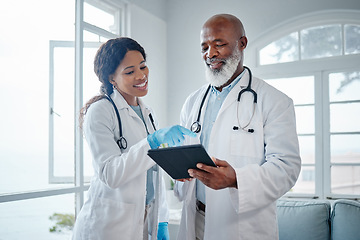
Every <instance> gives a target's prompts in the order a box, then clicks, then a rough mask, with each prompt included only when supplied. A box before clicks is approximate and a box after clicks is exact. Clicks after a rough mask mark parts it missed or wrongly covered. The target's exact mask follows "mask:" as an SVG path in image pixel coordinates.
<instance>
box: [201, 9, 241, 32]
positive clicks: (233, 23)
mask: <svg viewBox="0 0 360 240" xmlns="http://www.w3.org/2000/svg"><path fill="white" fill-rule="evenodd" d="M208 27H215V28H216V27H227V28H231V29H232V30H233V31H234V33H235V34H236V37H237V38H240V37H242V36H245V29H244V26H243V24H242V22H241V21H240V20H239V19H238V18H237V17H235V16H234V15H231V14H217V15H214V16H212V17H211V18H209V19H208V20H207V21H206V22H205V23H204V25H203V29H204V28H208Z"/></svg>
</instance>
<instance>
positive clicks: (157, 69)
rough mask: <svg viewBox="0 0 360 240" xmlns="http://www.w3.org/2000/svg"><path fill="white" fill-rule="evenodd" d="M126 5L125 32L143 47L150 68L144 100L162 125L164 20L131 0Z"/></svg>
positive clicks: (164, 106)
mask: <svg viewBox="0 0 360 240" xmlns="http://www.w3.org/2000/svg"><path fill="white" fill-rule="evenodd" d="M128 7H129V13H130V16H129V20H130V33H129V36H130V37H132V38H134V39H135V40H136V41H138V42H139V43H140V44H141V45H142V46H143V47H144V49H145V52H146V54H147V64H148V67H149V71H150V72H149V92H148V95H147V96H145V97H144V101H145V103H146V104H147V105H149V106H150V107H151V108H152V109H153V110H154V111H155V114H156V117H157V119H158V121H159V125H160V127H164V126H166V124H167V112H166V109H167V101H166V100H167V95H166V92H167V78H166V77H167V74H166V70H167V61H166V56H167V54H166V50H167V47H166V46H167V41H166V39H167V34H166V22H165V21H164V20H162V19H161V18H159V17H157V16H155V15H153V14H151V13H149V12H148V11H145V10H144V9H142V8H140V7H138V6H136V5H134V4H129V5H128Z"/></svg>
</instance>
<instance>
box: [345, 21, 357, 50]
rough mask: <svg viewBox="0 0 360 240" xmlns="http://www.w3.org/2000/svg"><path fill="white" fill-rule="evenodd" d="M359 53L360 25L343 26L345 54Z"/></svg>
mask: <svg viewBox="0 0 360 240" xmlns="http://www.w3.org/2000/svg"><path fill="white" fill-rule="evenodd" d="M355 53H360V25H345V54H355Z"/></svg>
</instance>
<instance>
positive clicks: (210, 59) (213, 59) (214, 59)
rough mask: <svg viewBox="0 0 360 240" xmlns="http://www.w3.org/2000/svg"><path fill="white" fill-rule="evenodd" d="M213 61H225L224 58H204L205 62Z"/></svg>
mask: <svg viewBox="0 0 360 240" xmlns="http://www.w3.org/2000/svg"><path fill="white" fill-rule="evenodd" d="M213 62H226V61H225V60H224V59H219V58H207V59H206V63H207V64H211V63H213Z"/></svg>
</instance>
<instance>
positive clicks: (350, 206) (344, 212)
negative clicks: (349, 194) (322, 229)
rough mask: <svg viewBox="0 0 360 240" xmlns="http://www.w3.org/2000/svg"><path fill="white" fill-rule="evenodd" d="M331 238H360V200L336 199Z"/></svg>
mask: <svg viewBox="0 0 360 240" xmlns="http://www.w3.org/2000/svg"><path fill="white" fill-rule="evenodd" d="M331 239H333V240H344V239H346V240H359V239H360V202H356V201H351V200H336V201H335V202H334V204H333V210H332V213H331Z"/></svg>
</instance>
